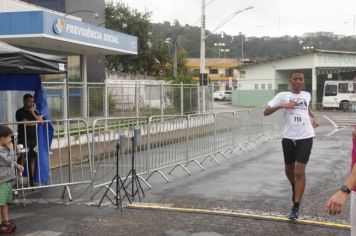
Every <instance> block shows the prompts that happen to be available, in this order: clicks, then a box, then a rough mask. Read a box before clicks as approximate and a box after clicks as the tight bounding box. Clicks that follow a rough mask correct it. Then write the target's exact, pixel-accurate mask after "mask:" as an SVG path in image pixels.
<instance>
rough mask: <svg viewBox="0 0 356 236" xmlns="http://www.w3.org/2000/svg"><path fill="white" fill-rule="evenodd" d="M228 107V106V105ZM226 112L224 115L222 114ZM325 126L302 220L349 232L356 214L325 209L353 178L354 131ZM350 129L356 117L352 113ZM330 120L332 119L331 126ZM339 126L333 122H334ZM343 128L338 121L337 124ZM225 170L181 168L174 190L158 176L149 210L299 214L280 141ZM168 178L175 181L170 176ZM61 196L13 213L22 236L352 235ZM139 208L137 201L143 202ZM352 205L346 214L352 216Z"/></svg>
mask: <svg viewBox="0 0 356 236" xmlns="http://www.w3.org/2000/svg"><path fill="white" fill-rule="evenodd" d="M221 105H223V104H221ZM222 109H223V108H222ZM317 114H318V116H319V117H320V122H321V125H320V127H319V128H317V129H316V134H317V137H316V138H315V139H314V147H313V151H312V155H311V159H310V162H309V164H308V167H307V187H306V190H305V194H304V199H303V202H302V204H301V211H300V214H301V218H302V219H310V220H314V221H332V222H336V223H340V224H348V222H349V212H348V211H347V210H346V211H345V212H343V213H342V214H341V215H339V216H336V217H330V216H328V215H326V213H325V210H324V206H325V203H326V201H327V199H328V198H329V197H330V196H331V195H332V194H333V192H334V191H336V190H337V189H338V188H339V187H340V185H341V183H342V182H343V180H344V179H345V178H346V176H347V175H348V173H349V170H350V166H349V165H350V160H351V156H350V155H351V148H352V146H351V145H352V142H351V129H350V128H348V127H347V126H343V127H346V128H340V129H335V127H336V128H337V126H335V124H333V123H332V122H330V119H328V118H330V117H335V116H339V115H342V113H341V114H340V113H335V114H334V113H317ZM344 114H345V116H347V119H349V120H350V123H352V122H353V119H355V117H354V116H353V114H351V115H350V114H349V113H344ZM325 116H327V117H328V118H326V117H325ZM331 120H332V119H331ZM334 121H336V123H337V120H334ZM219 160H221V162H220V165H217V164H216V163H215V162H213V161H207V162H206V163H205V168H206V169H205V171H202V170H201V169H200V168H198V167H197V166H194V165H191V166H190V171H191V172H192V175H188V174H187V173H186V172H184V171H183V170H182V169H179V168H177V169H176V170H175V171H174V172H173V173H172V174H171V175H169V178H170V180H171V181H170V183H167V182H165V181H164V180H163V179H162V178H161V177H160V176H159V175H158V174H155V175H154V176H153V177H152V179H150V180H151V181H150V183H151V184H152V186H153V188H152V189H151V190H149V189H147V187H145V193H146V197H145V198H144V200H143V202H144V203H147V204H153V205H160V206H162V205H163V206H167V207H171V208H172V207H175V208H177V209H178V208H183V209H188V208H189V209H205V210H212V211H214V210H215V211H216V210H219V211H223V212H251V213H256V214H259V215H270V216H282V217H283V216H286V215H287V214H288V213H289V211H290V208H291V206H292V203H291V189H290V185H289V183H288V181H287V179H286V177H285V176H284V171H283V168H284V167H283V156H282V152H281V147H280V140H279V139H272V140H269V141H267V142H265V143H263V144H262V145H260V146H259V147H258V148H256V149H255V150H252V151H251V152H249V153H246V154H240V155H239V156H236V155H231V158H230V159H229V160H224V158H222V157H219ZM165 174H167V173H165ZM61 190H62V189H58V192H55V191H54V190H41V191H39V190H38V191H36V192H34V193H32V194H31V195H30V196H27V199H26V204H27V205H26V207H23V205H22V204H21V199H17V200H16V202H17V203H16V204H14V205H13V206H12V207H11V208H10V212H11V214H12V218H14V220H15V221H16V222H17V224H18V229H17V233H18V234H19V235H20V234H21V235H167V236H191V235H194V236H197V235H199V236H200V235H208V236H216V235H263V236H265V235H349V234H350V232H349V230H348V229H340V228H335V227H325V226H316V225H308V224H298V223H293V222H280V221H274V220H262V219H253V218H245V217H237V216H226V215H222V214H216V215H213V214H208V213H191V212H190V213H188V212H186V213H184V212H179V211H178V210H176V211H175V210H173V211H164V210H161V209H158V207H157V208H156V209H151V210H147V209H131V208H124V209H123V211H122V212H121V211H120V210H119V209H116V208H115V207H114V206H112V204H110V202H108V201H105V203H104V206H103V207H100V208H99V207H97V206H95V204H97V203H98V201H99V200H100V198H101V196H102V193H103V192H100V193H99V194H97V195H96V196H95V198H94V199H90V196H91V195H92V191H91V190H90V188H86V187H84V186H82V187H78V188H76V189H73V196H74V199H75V201H74V202H72V203H70V204H69V205H67V204H65V203H67V201H61V200H58V199H57V197H58V193H59V192H61ZM136 200H137V198H136ZM347 208H349V205H347V206H346V209H347Z"/></svg>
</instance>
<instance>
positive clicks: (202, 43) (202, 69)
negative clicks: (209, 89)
mask: <svg viewBox="0 0 356 236" xmlns="http://www.w3.org/2000/svg"><path fill="white" fill-rule="evenodd" d="M207 79H208V78H207V74H206V73H205V0H202V1H201V27H200V75H199V80H200V86H203V88H202V101H203V104H202V107H203V112H205V85H207V84H206V83H205V81H206V80H207Z"/></svg>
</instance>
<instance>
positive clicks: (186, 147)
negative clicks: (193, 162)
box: [185, 115, 190, 163]
mask: <svg viewBox="0 0 356 236" xmlns="http://www.w3.org/2000/svg"><path fill="white" fill-rule="evenodd" d="M189 123H190V115H188V116H187V130H186V137H185V156H186V162H187V163H188V161H189V145H188V143H189Z"/></svg>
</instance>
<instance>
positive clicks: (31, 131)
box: [16, 94, 43, 186]
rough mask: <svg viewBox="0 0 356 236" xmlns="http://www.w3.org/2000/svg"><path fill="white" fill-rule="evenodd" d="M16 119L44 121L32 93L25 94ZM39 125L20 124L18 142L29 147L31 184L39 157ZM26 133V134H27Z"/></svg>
mask: <svg viewBox="0 0 356 236" xmlns="http://www.w3.org/2000/svg"><path fill="white" fill-rule="evenodd" d="M16 121H18V122H22V121H37V122H42V121H43V119H42V116H41V115H40V113H39V112H38V111H36V110H35V107H34V99H33V96H32V95H31V94H25V95H24V96H23V107H22V108H20V109H18V110H17V111H16ZM37 125H38V123H26V125H24V124H19V125H18V130H17V131H18V143H19V144H23V146H24V147H27V149H28V152H27V157H28V162H27V163H28V168H29V173H28V175H29V180H30V186H33V175H34V170H35V160H36V158H37V152H36V151H35V150H34V148H35V147H36V146H37V139H38V133H37ZM25 134H26V135H25ZM25 155H26V154H24V155H23V156H21V157H20V158H19V164H20V165H22V166H23V162H24V158H25V157H26V156H25Z"/></svg>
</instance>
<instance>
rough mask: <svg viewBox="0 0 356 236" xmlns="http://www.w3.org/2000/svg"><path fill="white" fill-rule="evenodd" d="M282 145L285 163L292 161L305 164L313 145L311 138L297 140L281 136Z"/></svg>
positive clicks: (291, 162)
mask: <svg viewBox="0 0 356 236" xmlns="http://www.w3.org/2000/svg"><path fill="white" fill-rule="evenodd" d="M282 147H283V155H284V163H285V164H293V163H294V162H299V163H303V164H307V163H308V161H309V157H310V153H311V149H312V147H313V138H307V139H299V140H293V139H288V138H283V139H282Z"/></svg>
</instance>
